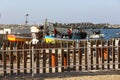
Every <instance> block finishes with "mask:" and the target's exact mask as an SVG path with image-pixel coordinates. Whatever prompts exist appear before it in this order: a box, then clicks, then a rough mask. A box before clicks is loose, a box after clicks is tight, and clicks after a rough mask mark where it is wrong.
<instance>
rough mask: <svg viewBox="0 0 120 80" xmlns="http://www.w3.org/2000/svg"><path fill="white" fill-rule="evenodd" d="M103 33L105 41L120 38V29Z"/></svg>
mask: <svg viewBox="0 0 120 80" xmlns="http://www.w3.org/2000/svg"><path fill="white" fill-rule="evenodd" d="M101 31H102V33H103V34H104V35H105V39H109V38H115V37H117V38H120V34H117V33H119V32H120V28H116V29H102V30H101Z"/></svg>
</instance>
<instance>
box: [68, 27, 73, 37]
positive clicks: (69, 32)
mask: <svg viewBox="0 0 120 80" xmlns="http://www.w3.org/2000/svg"><path fill="white" fill-rule="evenodd" d="M67 33H68V36H69V39H71V38H72V32H71V30H70V29H69V28H68V30H67Z"/></svg>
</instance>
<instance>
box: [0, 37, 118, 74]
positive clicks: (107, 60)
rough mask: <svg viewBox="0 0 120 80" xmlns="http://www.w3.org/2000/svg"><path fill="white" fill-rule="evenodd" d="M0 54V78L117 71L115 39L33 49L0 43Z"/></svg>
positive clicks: (44, 44) (26, 45)
mask: <svg viewBox="0 0 120 80" xmlns="http://www.w3.org/2000/svg"><path fill="white" fill-rule="evenodd" d="M116 41H117V42H116ZM59 50H60V51H59ZM116 51H117V52H116ZM0 52H1V53H0V59H1V64H0V74H1V75H4V76H5V75H7V74H10V75H12V74H13V73H16V74H17V75H19V74H20V73H24V74H27V73H28V72H29V73H30V74H32V75H34V74H39V73H51V72H52V71H53V72H54V73H57V72H64V71H69V72H70V71H73V70H74V71H83V70H99V69H100V70H101V69H102V70H104V69H108V70H109V69H111V66H112V69H116V65H117V69H120V40H119V39H111V40H79V41H75V40H73V41H72V40H71V41H59V42H56V43H55V44H50V43H49V44H46V43H43V44H36V45H33V44H31V43H29V42H27V43H26V42H9V41H4V42H2V43H1V50H0ZM111 55H112V58H111V57H110V56H111ZM28 56H29V57H28ZM99 59H100V60H99ZM111 59H112V61H111ZM28 60H29V63H28ZM47 60H48V61H47ZM35 61H36V62H35ZM21 62H22V63H21ZM111 62H112V63H111ZM116 62H117V63H116ZM111 64H112V65H111ZM106 65H107V66H106ZM8 66H9V67H8ZM21 66H22V67H21ZM41 66H42V67H41ZM71 66H72V67H71ZM8 68H9V69H8ZM54 68H55V71H54ZM21 69H22V70H23V71H21ZM28 69H29V71H28ZM47 69H48V71H47ZM8 70H9V71H8ZM35 71H36V72H35Z"/></svg>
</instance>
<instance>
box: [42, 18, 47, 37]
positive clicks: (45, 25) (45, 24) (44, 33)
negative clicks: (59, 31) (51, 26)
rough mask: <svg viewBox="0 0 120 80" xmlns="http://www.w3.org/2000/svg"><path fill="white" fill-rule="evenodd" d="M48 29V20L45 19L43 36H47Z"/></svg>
mask: <svg viewBox="0 0 120 80" xmlns="http://www.w3.org/2000/svg"><path fill="white" fill-rule="evenodd" d="M46 27H47V19H45V23H44V32H43V36H45V35H46Z"/></svg>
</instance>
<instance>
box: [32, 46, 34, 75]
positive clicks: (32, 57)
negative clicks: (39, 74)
mask: <svg viewBox="0 0 120 80" xmlns="http://www.w3.org/2000/svg"><path fill="white" fill-rule="evenodd" d="M32 76H33V77H34V46H32Z"/></svg>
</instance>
